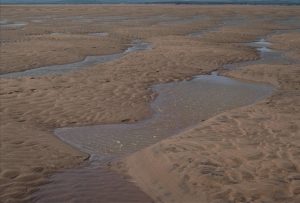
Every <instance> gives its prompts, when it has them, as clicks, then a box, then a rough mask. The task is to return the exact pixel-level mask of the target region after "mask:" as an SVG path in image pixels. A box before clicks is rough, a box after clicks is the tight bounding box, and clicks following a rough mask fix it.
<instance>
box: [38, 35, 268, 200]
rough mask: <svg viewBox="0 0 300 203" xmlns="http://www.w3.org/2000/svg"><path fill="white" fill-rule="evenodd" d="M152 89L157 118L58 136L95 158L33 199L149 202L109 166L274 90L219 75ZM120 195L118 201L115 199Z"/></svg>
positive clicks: (258, 44) (61, 132)
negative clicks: (117, 160)
mask: <svg viewBox="0 0 300 203" xmlns="http://www.w3.org/2000/svg"><path fill="white" fill-rule="evenodd" d="M254 44H255V46H256V47H257V48H263V47H265V46H266V45H268V43H267V42H265V41H263V40H261V41H259V42H255V43H254ZM264 50H265V49H260V51H261V54H262V55H261V56H262V57H264V60H267V58H268V57H269V56H271V55H265V54H263V53H262V52H263V51H264ZM271 51H272V50H271ZM256 62H257V61H256ZM152 89H153V91H155V92H156V93H157V94H158V96H157V98H156V99H155V100H154V101H153V102H152V104H151V107H152V109H153V115H152V117H151V118H149V119H147V120H143V121H139V122H136V123H132V124H129V123H122V124H109V125H94V126H84V127H76V128H60V129H56V130H55V134H56V136H58V137H59V138H60V139H62V140H63V141H64V142H66V143H68V144H70V145H72V146H74V147H76V148H78V149H79V150H81V151H83V152H86V153H88V154H90V155H91V157H90V162H89V163H88V164H87V166H85V167H79V168H77V169H71V170H66V171H63V172H60V173H56V174H55V175H53V176H52V177H51V178H50V181H51V183H50V184H47V185H44V186H41V187H40V190H39V191H38V192H36V193H34V194H33V201H38V202H53V201H55V202H62V201H71V202H126V200H129V202H149V201H151V200H150V199H149V197H147V195H145V194H144V193H143V192H142V191H140V190H139V188H137V187H136V186H135V185H134V183H131V182H129V181H126V179H124V178H123V177H122V176H120V175H118V174H116V173H114V172H111V171H107V170H106V169H104V168H103V165H105V163H107V161H111V160H113V159H114V158H115V157H120V156H123V155H126V154H128V153H132V152H134V151H137V150H140V149H142V148H145V147H147V146H149V145H152V144H154V143H157V142H158V141H160V140H162V139H165V138H167V137H169V136H172V135H174V134H176V133H179V132H180V131H182V130H184V129H187V128H189V127H191V126H193V125H195V124H197V123H199V122H201V121H203V120H206V119H208V118H210V117H212V116H214V115H216V114H218V113H221V112H224V111H226V110H229V109H233V108H237V107H240V106H245V105H248V104H252V103H254V102H255V101H258V100H260V99H263V98H265V97H267V96H269V95H270V94H271V93H272V91H273V89H274V88H273V87H272V86H270V85H267V84H259V83H250V82H245V81H240V80H235V79H230V78H227V77H224V76H218V75H217V74H215V73H214V74H211V75H200V76H197V77H194V78H193V79H192V80H189V81H181V82H171V83H166V84H159V85H155V86H153V87H152ZM82 185H84V187H82ZM127 188H128V189H127ZM130 191H134V192H130ZM128 194H130V195H129V196H128ZM116 197H117V198H118V201H115V199H114V198H116ZM131 200H132V201H131Z"/></svg>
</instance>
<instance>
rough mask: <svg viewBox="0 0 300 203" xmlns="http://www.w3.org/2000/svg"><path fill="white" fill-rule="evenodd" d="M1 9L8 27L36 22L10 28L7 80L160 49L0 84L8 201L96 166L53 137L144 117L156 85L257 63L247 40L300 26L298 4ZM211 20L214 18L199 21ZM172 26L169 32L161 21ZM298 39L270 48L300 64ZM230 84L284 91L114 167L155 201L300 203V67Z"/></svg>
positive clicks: (4, 51) (251, 74) (257, 69)
mask: <svg viewBox="0 0 300 203" xmlns="http://www.w3.org/2000/svg"><path fill="white" fill-rule="evenodd" d="M187 8H188V11H189V12H186V11H187ZM1 10H2V11H3V12H2V13H1V14H2V16H3V17H2V16H1V18H4V19H8V20H9V22H26V23H28V24H26V25H25V26H24V27H22V28H21V27H17V28H16V27H15V28H8V29H1V60H0V61H1V63H0V67H1V68H0V70H1V73H7V72H13V71H14V72H16V71H21V70H28V69H33V68H38V67H43V66H50V65H58V64H67V63H74V62H77V61H81V60H83V59H84V58H85V57H86V56H91V55H108V54H114V53H120V52H122V51H123V50H124V49H126V48H127V47H128V44H130V42H131V41H132V40H135V39H142V40H143V41H147V42H149V43H151V44H152V45H153V49H151V50H147V51H145V52H136V53H130V54H128V55H126V56H124V57H122V58H121V59H119V60H117V61H112V62H109V63H104V64H101V65H96V66H93V67H89V68H88V69H84V70H80V71H76V72H72V73H67V74H65V75H61V76H43V77H36V76H35V77H27V78H26V77H25V78H19V79H4V78H1V79H0V84H1V142H2V145H1V152H5V153H1V162H2V163H1V199H3V201H4V202H18V201H20V202H21V201H26V200H28V199H29V198H30V194H31V193H32V192H34V191H36V189H37V186H39V185H41V184H43V183H45V182H47V179H46V177H47V175H49V174H51V173H53V172H55V171H57V170H59V169H63V168H69V167H72V166H75V165H78V164H79V163H81V162H82V161H83V160H84V159H86V158H87V155H86V154H83V153H81V152H79V151H77V150H75V149H74V148H72V147H70V146H68V145H66V144H64V143H62V142H61V141H60V140H58V139H56V138H55V137H54V136H53V133H52V130H53V129H54V128H57V127H66V126H82V125H92V124H99V123H102V124H108V123H109V124H111V123H119V122H122V121H127V122H129V123H131V122H135V121H138V120H142V119H144V118H147V117H149V116H150V115H151V108H150V106H149V102H150V101H152V99H153V98H154V94H153V92H152V91H151V89H149V87H150V86H152V85H155V84H158V83H165V82H170V81H174V80H182V79H185V78H190V77H191V76H193V75H198V74H203V73H208V72H210V71H213V70H216V69H218V68H220V69H222V66H223V65H224V64H228V63H234V62H239V61H247V60H253V59H255V58H258V57H259V54H258V53H257V52H256V51H255V49H252V48H248V47H245V46H241V45H240V43H241V42H244V43H247V42H251V41H254V40H256V39H257V38H259V37H261V36H264V35H266V34H268V33H271V32H272V31H273V30H276V29H296V28H297V26H298V28H299V25H298V24H297V21H295V20H293V16H296V17H297V16H299V7H255V6H225V7H222V8H220V7H218V6H207V7H202V6H169V5H165V6H93V7H92V6H86V7H85V8H84V9H83V7H79V6H59V7H55V6H50V7H47V6H45V7H43V6H34V7H31V6H16V7H14V6H2V7H1ZM78 13H80V15H78ZM99 13H101V15H100V14H99ZM202 15H207V16H209V18H204V19H203V18H199V19H197V20H195V19H194V18H193V16H202ZM47 16H48V17H47ZM161 16H163V17H161ZM165 16H167V17H165ZM168 16H171V17H168ZM240 16H244V17H245V18H246V19H247V22H242V23H234V24H233V25H232V24H229V25H228V24H226V23H225V24H224V26H222V27H221V28H220V27H219V26H220V23H221V22H222V19H224V18H225V17H226V18H228V17H229V18H232V19H235V18H238V17H240ZM141 17H143V20H141ZM170 18H171V20H172V23H170V26H166V25H165V23H163V24H162V23H161V22H162V21H168V20H170ZM177 18H179V19H180V20H179V23H174V21H175V22H176V20H177ZM174 19H175V20H174ZM186 19H191V20H186ZM284 20H289V23H282V21H284ZM87 21H89V22H93V23H87ZM112 22H114V23H112ZM214 27H215V28H217V29H215V30H216V31H215V32H210V33H205V34H204V35H203V36H202V35H201V37H193V36H190V35H189V34H190V33H193V32H197V31H199V30H209V29H214ZM51 33H65V34H63V35H51ZM88 33H109V34H108V35H107V36H101V37H99V36H90V35H88ZM298 39H299V33H298V32H289V33H281V34H278V35H274V36H272V37H271V39H270V42H272V45H271V47H272V48H274V49H280V50H282V51H284V52H285V53H287V55H288V56H289V57H291V58H294V59H297V58H299V57H298V56H299V51H298V50H299V40H298ZM16 58H17V59H18V60H16ZM226 75H230V76H231V77H236V78H242V79H246V80H252V81H253V80H254V81H264V82H269V83H271V84H274V85H276V86H277V87H278V88H279V91H278V92H277V93H275V94H274V95H272V96H271V97H270V98H268V99H266V100H264V101H263V102H260V103H258V104H255V105H252V106H250V107H245V108H240V109H236V110H232V111H228V112H225V113H224V114H221V115H217V116H216V117H214V118H211V119H209V120H208V121H205V122H202V123H201V125H199V126H196V128H194V129H191V130H190V131H187V132H184V133H182V134H180V135H178V136H176V137H175V138H173V139H170V140H166V141H162V142H160V143H159V144H157V145H154V146H152V147H150V148H147V149H145V150H142V151H141V152H138V153H136V154H133V155H131V156H129V157H128V158H126V159H125V161H124V162H120V163H119V164H116V165H114V166H113V167H114V168H117V169H118V170H119V171H120V170H121V171H123V172H126V173H127V174H129V175H131V177H132V178H133V179H134V181H135V183H136V184H137V185H138V186H140V188H141V189H143V191H145V192H146V193H147V194H148V195H150V197H151V198H153V199H154V200H156V201H162V202H170V201H171V200H174V201H175V202H180V201H181V202H182V200H186V201H189V202H195V200H199V199H203V200H204V202H213V201H216V200H218V199H222V200H223V202H224V200H225V201H226V200H227V201H246V200H247V201H262V200H264V201H267V202H268V201H269V202H274V201H277V202H280V201H281V202H282V201H289V202H293V201H294V202H297V198H299V185H298V182H299V181H298V179H297V177H298V174H299V161H298V160H300V159H299V157H298V155H297V154H299V153H297V146H298V145H299V122H298V121H299V106H298V105H297V103H299V80H298V77H297V76H298V75H299V66H298V65H297V64H259V65H249V66H247V67H245V69H243V70H237V71H230V72H227V73H226ZM258 123H259V125H258ZM155 171H160V173H157V172H155ZM199 171H200V172H201V173H200V172H199ZM198 172H199V173H198ZM212 174H219V175H212ZM258 185H259V187H257V186H258ZM204 192H205V193H206V195H204V194H203V193H204Z"/></svg>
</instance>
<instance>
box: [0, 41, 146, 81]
mask: <svg viewBox="0 0 300 203" xmlns="http://www.w3.org/2000/svg"><path fill="white" fill-rule="evenodd" d="M149 48H151V46H150V44H148V43H145V42H142V41H139V40H136V41H134V42H133V43H132V46H131V47H129V48H127V49H126V50H125V51H124V52H122V53H117V54H110V55H103V56H87V57H86V58H85V59H84V60H82V61H79V62H75V63H68V64H62V65H51V66H45V67H40V68H34V69H30V70H25V71H20V72H12V73H6V74H1V75H0V78H17V77H33V76H44V75H59V74H64V73H67V72H70V71H75V70H78V69H82V68H86V67H89V66H93V65H96V64H100V63H106V62H109V61H113V60H116V59H119V58H121V57H123V56H124V55H126V54H128V53H130V52H135V51H142V50H146V49H149Z"/></svg>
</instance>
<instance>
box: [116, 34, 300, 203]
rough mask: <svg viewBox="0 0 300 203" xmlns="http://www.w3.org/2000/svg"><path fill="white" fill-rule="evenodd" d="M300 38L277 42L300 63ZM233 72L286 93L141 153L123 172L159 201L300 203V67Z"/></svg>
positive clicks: (290, 36) (273, 66) (266, 66)
mask: <svg viewBox="0 0 300 203" xmlns="http://www.w3.org/2000/svg"><path fill="white" fill-rule="evenodd" d="M299 37H300V33H299V32H298V33H292V34H291V33H289V34H282V35H280V36H274V37H272V42H273V43H274V47H278V48H280V49H282V50H285V51H287V55H289V56H292V57H295V56H296V57H298V58H299V54H298V49H299V47H300V44H299V40H298V39H299ZM291 42H292V43H291ZM288 43H291V44H292V45H290V46H289V45H288ZM280 44H281V45H282V44H283V46H280ZM287 47H288V48H287ZM225 74H226V75H228V76H231V77H235V78H242V79H246V80H250V81H257V82H267V83H271V84H273V85H275V86H277V87H278V91H277V92H276V93H275V94H274V95H273V96H271V97H270V98H268V99H266V100H264V101H262V102H259V103H258V104H255V105H252V106H249V107H244V108H239V109H235V110H232V111H229V112H225V113H223V114H220V115H218V116H216V117H213V118H211V119H209V120H207V121H206V122H204V123H203V124H201V125H199V126H197V127H195V128H193V129H192V130H189V131H186V132H184V133H181V134H179V135H177V136H176V137H174V138H171V139H168V140H165V141H162V142H160V143H158V144H156V145H154V146H152V147H149V148H147V149H145V150H142V151H141V152H138V153H135V154H134V155H132V156H129V157H128V158H126V160H125V166H124V165H123V164H124V162H123V163H120V165H118V166H117V168H119V170H120V168H122V169H123V170H124V171H126V172H127V173H129V174H130V175H131V176H132V177H134V179H135V180H136V181H137V182H138V184H139V185H140V186H141V187H142V188H143V189H144V191H146V192H147V193H148V194H149V195H150V196H152V197H153V198H154V199H155V200H156V201H158V202H299V201H300V182H299V177H300V173H299V169H300V161H299V160H300V155H299V146H300V126H299V123H300V105H299V104H300V91H299V89H300V79H299V76H300V67H299V64H296V65H276V64H260V65H250V66H247V67H244V68H243V69H242V70H235V71H230V72H225ZM157 171H159V173H158V172H157Z"/></svg>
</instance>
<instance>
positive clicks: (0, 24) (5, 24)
mask: <svg viewBox="0 0 300 203" xmlns="http://www.w3.org/2000/svg"><path fill="white" fill-rule="evenodd" d="M25 25H27V23H25V22H12V21H9V20H0V29H16V28H22V27H24V26H25Z"/></svg>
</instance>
